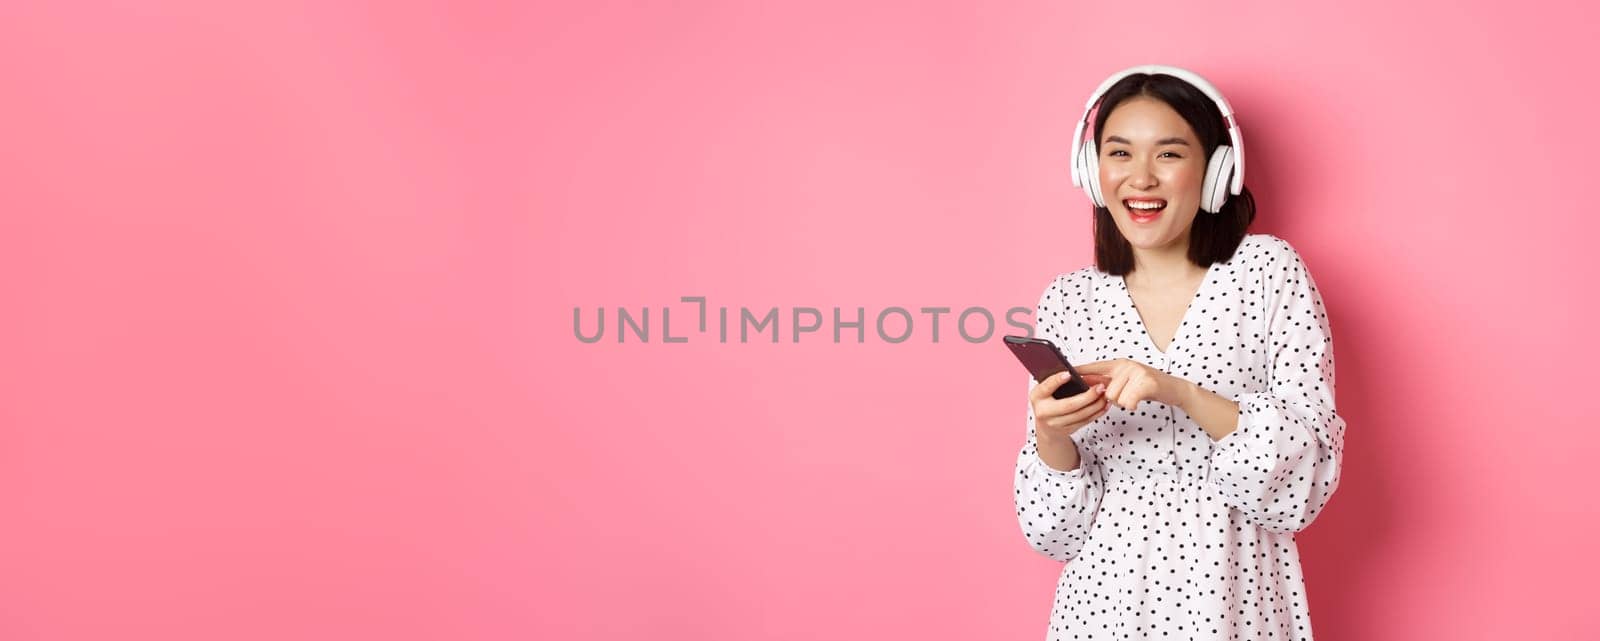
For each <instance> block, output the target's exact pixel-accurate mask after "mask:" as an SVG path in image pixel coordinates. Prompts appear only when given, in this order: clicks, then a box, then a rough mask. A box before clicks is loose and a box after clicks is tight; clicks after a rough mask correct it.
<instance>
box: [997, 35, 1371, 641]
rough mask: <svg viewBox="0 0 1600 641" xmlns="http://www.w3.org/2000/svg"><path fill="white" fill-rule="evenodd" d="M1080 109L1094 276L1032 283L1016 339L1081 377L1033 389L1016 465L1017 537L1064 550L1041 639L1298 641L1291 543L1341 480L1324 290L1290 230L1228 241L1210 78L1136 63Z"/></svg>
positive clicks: (1239, 181) (1241, 204) (1238, 190)
mask: <svg viewBox="0 0 1600 641" xmlns="http://www.w3.org/2000/svg"><path fill="white" fill-rule="evenodd" d="M1097 102H1098V105H1099V109H1098V110H1096V112H1095V117H1094V121H1093V124H1094V126H1093V131H1092V136H1089V137H1087V138H1085V139H1086V140H1087V141H1088V142H1084V143H1082V144H1081V145H1080V144H1078V143H1076V142H1075V143H1074V147H1075V149H1074V163H1073V165H1074V180H1075V182H1081V183H1082V184H1083V186H1084V187H1085V190H1086V191H1087V192H1088V193H1089V195H1090V199H1091V200H1093V201H1094V202H1095V209H1094V213H1095V266H1094V267H1085V268H1083V269H1079V270H1078V271H1075V272H1072V273H1068V274H1064V275H1061V276H1059V277H1057V278H1056V279H1055V281H1054V282H1053V283H1051V284H1050V286H1049V287H1047V288H1046V289H1045V291H1044V294H1043V295H1042V296H1041V297H1040V299H1039V307H1038V310H1037V316H1036V319H1037V323H1038V324H1037V330H1036V332H1035V335H1036V336H1040V337H1042V338H1045V339H1047V340H1050V341H1051V342H1053V343H1055V344H1056V346H1057V347H1059V348H1060V349H1061V351H1062V353H1064V354H1066V355H1067V357H1068V358H1069V359H1070V360H1071V361H1072V362H1073V363H1074V364H1080V363H1082V365H1077V370H1078V372H1079V373H1080V374H1082V375H1083V377H1084V379H1086V381H1087V382H1088V383H1089V384H1090V385H1091V386H1092V388H1091V389H1090V391H1088V392H1085V393H1083V394H1079V395H1076V396H1071V397H1068V398H1064V399H1059V400H1058V399H1055V398H1052V397H1051V393H1052V392H1053V391H1055V389H1056V387H1058V386H1060V385H1061V384H1062V383H1063V382H1065V379H1064V378H1062V377H1054V378H1052V379H1050V380H1046V381H1042V382H1039V383H1038V384H1035V385H1032V386H1031V389H1030V390H1029V394H1028V403H1029V406H1028V438H1027V443H1026V444H1025V445H1024V446H1023V447H1022V451H1021V454H1020V455H1019V456H1018V458H1017V467H1016V478H1015V481H1016V491H1015V498H1016V507H1017V518H1018V521H1019V523H1020V524H1021V526H1022V530H1023V533H1024V534H1025V535H1026V537H1027V540H1028V543H1029V544H1030V545H1031V546H1032V547H1033V548H1034V549H1035V550H1037V551H1038V552H1040V553H1042V554H1044V555H1046V556H1048V557H1050V558H1052V559H1056V560H1059V561H1070V563H1068V564H1067V565H1066V567H1065V569H1064V570H1063V571H1062V574H1061V578H1060V581H1059V583H1058V585H1057V588H1056V594H1055V604H1054V607H1053V612H1052V615H1051V619H1050V629H1049V635H1048V638H1049V639H1124V638H1138V639H1143V638H1151V639H1160V638H1172V639H1179V638H1181V639H1191V638H1193V639H1310V638H1311V636H1312V635H1311V623H1310V618H1309V612H1308V608H1307V603H1306V591H1305V584H1304V578H1303V575H1302V574H1301V568H1300V560H1299V554H1298V551H1297V549H1296V547H1295V541H1294V533H1296V532H1299V531H1300V530H1302V529H1304V528H1305V527H1306V526H1308V525H1310V524H1311V522H1312V520H1313V519H1314V518H1316V516H1317V514H1318V513H1319V512H1320V511H1321V510H1322V508H1323V506H1324V505H1325V504H1326V503H1327V501H1328V499H1329V497H1330V496H1332V494H1333V492H1334V490H1335V489H1336V488H1337V487H1338V485H1339V467H1340V461H1341V460H1342V450H1343V447H1344V429H1345V423H1344V419H1343V418H1341V417H1340V416H1339V414H1338V413H1337V411H1336V410H1335V408H1334V394H1333V392H1334V386H1333V342H1332V334H1331V333H1330V331H1329V328H1328V317H1327V314H1326V313H1325V311H1324V310H1323V306H1322V298H1321V295H1320V294H1319V293H1318V292H1317V288H1316V286H1315V284H1314V283H1313V281H1312V279H1311V275H1310V273H1309V272H1308V271H1307V269H1306V265H1305V263H1304V262H1303V261H1302V260H1301V259H1300V256H1299V254H1298V253H1296V251H1295V250H1294V249H1293V248H1292V247H1291V246H1290V245H1289V244H1288V243H1287V242H1285V241H1284V240H1282V239H1280V238H1277V237H1274V236H1270V235H1264V234H1250V233H1247V232H1246V230H1247V229H1248V226H1249V224H1250V222H1251V221H1252V220H1253V219H1254V218H1255V208H1254V202H1253V200H1252V198H1251V196H1250V192H1249V190H1247V189H1244V188H1243V162H1242V160H1243V149H1242V148H1241V146H1240V145H1241V143H1242V141H1241V139H1240V136H1239V132H1238V130H1237V127H1232V128H1230V123H1231V118H1232V110H1231V108H1229V107H1228V105H1227V103H1226V101H1225V100H1223V98H1222V96H1221V94H1220V93H1218V92H1217V91H1216V90H1215V88H1213V87H1211V86H1210V85H1209V83H1206V82H1205V80H1203V79H1201V78H1200V77H1199V76H1196V75H1194V74H1192V73H1190V72H1187V71H1184V70H1182V69H1176V68H1172V67H1157V66H1146V67H1136V68H1134V69H1130V70H1127V71H1124V72H1121V73H1119V74H1117V75H1114V76H1112V78H1111V79H1108V80H1107V81H1106V83H1104V84H1102V85H1101V89H1100V90H1097V91H1096V92H1095V95H1094V96H1093V97H1091V99H1090V104H1089V106H1090V107H1091V108H1092V107H1093V106H1095V104H1096V103H1097ZM1087 118H1088V114H1087V109H1086V113H1085V120H1087ZM1083 128H1084V123H1083V122H1080V123H1079V131H1080V132H1082V130H1083Z"/></svg>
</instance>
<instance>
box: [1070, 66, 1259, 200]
mask: <svg viewBox="0 0 1600 641" xmlns="http://www.w3.org/2000/svg"><path fill="white" fill-rule="evenodd" d="M1141 73H1142V74H1152V75H1154V74H1161V75H1167V76H1172V77H1174V78H1177V79H1179V80H1182V81H1184V82H1187V83H1189V84H1190V85H1193V86H1194V88H1195V89H1199V90H1200V92H1201V93H1204V94H1205V95H1206V97H1208V98H1210V99H1211V102H1213V103H1215V104H1216V105H1217V109H1218V110H1220V111H1221V112H1222V120H1223V122H1224V123H1225V124H1226V125H1227V126H1228V138H1229V139H1230V140H1231V141H1232V144H1233V167H1234V170H1233V180H1232V182H1231V183H1230V184H1229V185H1228V192H1229V193H1231V194H1233V195H1235V196H1237V195H1239V193H1240V192H1241V191H1243V190H1244V135H1243V134H1242V133H1241V132H1240V131H1239V123H1238V121H1237V120H1235V119H1234V117H1233V107H1231V106H1229V105H1228V101H1227V99H1225V98H1223V97H1222V92H1220V91H1217V88H1216V87H1215V86H1213V85H1212V84H1211V83H1210V82H1207V81H1206V79H1205V78H1202V77H1200V74H1197V73H1195V72H1193V71H1189V70H1187V69H1181V68H1178V67H1173V66H1168V65H1139V66H1137V67H1129V68H1127V69H1123V70H1122V71H1118V72H1117V73H1114V74H1111V77H1110V78H1106V80H1105V82H1102V83H1100V86H1099V87H1097V88H1095V90H1094V93H1093V94H1091V95H1090V96H1089V101H1088V102H1087V103H1084V105H1083V117H1081V118H1079V119H1078V126H1077V127H1075V128H1073V131H1072V150H1073V152H1072V185H1073V186H1074V187H1082V186H1084V182H1085V181H1086V180H1098V179H1099V177H1098V176H1085V175H1083V174H1084V173H1085V172H1084V171H1083V168H1082V167H1080V166H1079V162H1078V155H1079V154H1078V149H1079V145H1081V144H1083V134H1084V133H1085V128H1086V127H1087V126H1088V122H1089V112H1090V111H1092V110H1093V109H1094V106H1095V103H1098V102H1100V99H1101V98H1102V97H1104V96H1105V93H1106V91H1109V90H1110V89H1111V86H1112V85H1114V84H1117V82H1118V81H1120V80H1122V79H1123V78H1127V77H1128V76H1132V75H1134V74H1141Z"/></svg>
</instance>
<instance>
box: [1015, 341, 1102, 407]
mask: <svg viewBox="0 0 1600 641" xmlns="http://www.w3.org/2000/svg"><path fill="white" fill-rule="evenodd" d="M1005 342H1006V347H1008V348H1011V353H1012V354H1016V355H1017V360H1019V361H1022V366H1023V367H1026V368H1028V373H1029V374H1032V375H1033V380H1034V382H1039V381H1043V380H1046V379H1049V378H1050V377H1051V376H1055V375H1056V374H1060V373H1061V372H1063V371H1066V372H1072V378H1071V379H1070V380H1068V381H1067V382H1065V383H1062V384H1061V387H1057V388H1056V391H1055V394H1053V396H1054V397H1055V398H1058V399H1061V398H1066V397H1068V396H1076V395H1078V394H1082V393H1084V392H1087V391H1089V384H1088V383H1086V382H1084V380H1083V377H1082V376H1079V375H1078V370H1075V369H1072V363H1068V362H1067V357H1066V356H1064V355H1062V354H1061V350H1059V349H1056V344H1055V343H1052V342H1050V341H1047V340H1045V339H1042V338H1027V337H1024V336H1007V337H1005Z"/></svg>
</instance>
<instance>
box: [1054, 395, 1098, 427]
mask: <svg viewBox="0 0 1600 641" xmlns="http://www.w3.org/2000/svg"><path fill="white" fill-rule="evenodd" d="M1108 405H1109V404H1108V403H1107V402H1106V401H1105V399H1099V400H1096V401H1095V402H1094V403H1091V404H1089V405H1088V406H1086V407H1084V408H1082V409H1079V410H1077V411H1074V412H1072V413H1070V414H1067V415H1066V416H1061V417H1058V418H1055V419H1051V421H1052V422H1048V423H1046V425H1050V426H1052V427H1056V428H1060V429H1064V428H1068V427H1072V426H1073V425H1078V424H1080V423H1087V422H1089V421H1091V420H1094V419H1095V418H1096V417H1098V416H1099V415H1100V414H1102V413H1104V412H1105V409H1106V407H1107V406H1108Z"/></svg>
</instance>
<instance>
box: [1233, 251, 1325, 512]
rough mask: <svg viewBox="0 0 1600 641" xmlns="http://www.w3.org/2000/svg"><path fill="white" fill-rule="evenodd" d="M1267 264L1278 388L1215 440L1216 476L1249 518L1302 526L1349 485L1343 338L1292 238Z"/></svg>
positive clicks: (1255, 398) (1271, 384) (1250, 398)
mask: <svg viewBox="0 0 1600 641" xmlns="http://www.w3.org/2000/svg"><path fill="white" fill-rule="evenodd" d="M1274 240H1275V241H1276V243H1277V245H1278V247H1277V249H1276V250H1275V251H1273V252H1271V256H1272V258H1271V259H1270V260H1269V261H1268V262H1267V264H1265V265H1264V267H1263V274H1264V275H1263V278H1262V284H1263V286H1264V287H1265V291H1264V294H1265V300H1266V305H1267V308H1266V314H1267V318H1268V321H1267V339H1268V340H1267V341H1266V347H1267V349H1268V354H1269V356H1270V358H1269V359H1268V362H1269V363H1270V365H1269V369H1268V372H1267V377H1268V388H1267V391H1264V392H1252V393H1245V394H1241V395H1239V396H1238V398H1235V399H1234V400H1235V401H1236V402H1237V403H1238V404H1239V423H1238V426H1237V427H1236V428H1235V429H1234V431H1233V432H1231V433H1229V434H1228V435H1227V436H1225V437H1223V438H1222V439H1221V440H1219V441H1217V442H1216V443H1214V444H1213V447H1212V451H1211V473H1210V477H1209V480H1208V482H1209V483H1211V484H1212V485H1213V486H1214V487H1215V488H1216V489H1217V491H1218V492H1219V493H1220V495H1221V497H1222V500H1223V501H1224V502H1226V503H1227V504H1228V505H1229V506H1231V507H1233V508H1234V509H1237V510H1238V511H1239V512H1240V513H1241V514H1242V515H1243V516H1244V518H1245V520H1246V521H1248V522H1250V523H1252V524H1255V525H1257V526H1260V527H1261V528H1263V529H1266V530H1269V531H1274V532H1299V531H1301V530H1304V529H1305V528H1306V526H1309V525H1310V524H1311V521H1312V520H1313V519H1315V518H1316V516H1317V514H1318V513H1320V512H1321V511H1322V508H1323V507H1324V506H1325V505H1327V503H1328V499H1329V498H1330V497H1332V496H1333V492H1334V490H1335V489H1337V488H1338V487H1339V467H1340V463H1341V462H1342V461H1343V458H1344V430H1345V421H1344V418H1342V417H1340V416H1339V413H1338V411H1337V409H1336V408H1335V405H1334V398H1333V396H1334V394H1333V392H1334V382H1333V334H1332V333H1331V332H1330V331H1329V328H1328V314H1327V312H1326V310H1324V308H1323V305H1322V296H1321V294H1319V293H1318V292H1317V287H1316V284H1315V283H1314V282H1313V281H1312V279H1311V273H1310V271H1309V270H1307V269H1306V265H1305V262H1304V261H1303V260H1301V258H1300V255H1299V254H1298V253H1297V252H1295V250H1294V248H1293V247H1291V246H1289V244H1288V243H1287V242H1285V241H1283V240H1282V239H1274Z"/></svg>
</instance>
